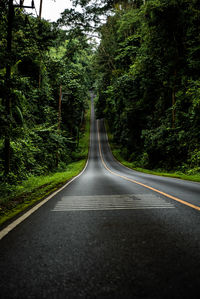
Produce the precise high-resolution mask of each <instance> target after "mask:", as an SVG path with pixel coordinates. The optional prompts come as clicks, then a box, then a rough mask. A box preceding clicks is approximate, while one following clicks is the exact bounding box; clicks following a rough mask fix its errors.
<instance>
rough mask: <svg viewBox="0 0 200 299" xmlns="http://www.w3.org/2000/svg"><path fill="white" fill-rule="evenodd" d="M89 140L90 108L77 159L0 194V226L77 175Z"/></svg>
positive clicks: (81, 167)
mask: <svg viewBox="0 0 200 299" xmlns="http://www.w3.org/2000/svg"><path fill="white" fill-rule="evenodd" d="M89 140H90V109H89V110H88V111H87V115H86V123H85V129H84V132H83V133H82V136H81V138H80V141H79V150H78V153H77V154H76V160H78V161H76V162H72V163H70V164H68V165H67V169H66V170H64V171H62V172H56V173H52V174H49V175H46V176H37V177H35V176H32V177H30V178H29V179H28V180H25V181H23V182H22V183H21V184H20V185H16V186H13V187H12V192H10V194H9V196H6V197H5V196H4V197H2V196H0V227H1V226H2V225H3V224H4V225H5V223H6V222H7V221H9V220H11V219H12V218H13V217H15V216H17V215H18V214H19V213H22V212H24V211H26V210H27V209H28V208H30V207H31V206H33V205H35V204H36V203H37V202H39V201H40V200H42V199H44V198H45V197H47V196H48V195H49V194H51V193H52V192H54V191H55V190H57V189H58V188H60V187H62V186H63V185H64V184H65V183H66V182H67V181H69V180H70V179H72V178H73V177H75V176H77V175H78V174H79V173H80V172H81V171H82V170H83V168H84V167H85V164H86V161H87V157H88V150H89Z"/></svg>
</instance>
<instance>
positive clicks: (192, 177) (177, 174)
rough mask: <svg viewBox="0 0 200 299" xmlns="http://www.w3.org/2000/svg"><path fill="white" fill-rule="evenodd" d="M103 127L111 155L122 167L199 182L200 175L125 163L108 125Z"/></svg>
mask: <svg viewBox="0 0 200 299" xmlns="http://www.w3.org/2000/svg"><path fill="white" fill-rule="evenodd" d="M105 126H106V131H107V135H108V140H109V144H110V148H111V151H112V154H113V156H114V157H115V159H116V160H118V161H119V162H120V163H121V164H123V165H124V166H126V167H128V168H131V169H133V170H135V171H139V172H143V173H148V174H153V175H159V176H165V177H172V178H178V179H182V180H188V181H194V182H200V173H195V174H187V173H183V172H179V171H177V172H165V171H164V170H160V169H155V170H150V169H145V168H141V167H137V166H136V165H135V162H129V161H126V160H125V159H124V158H123V157H122V156H121V153H120V152H121V151H120V147H119V146H118V145H117V144H116V143H114V142H113V135H112V134H111V132H110V130H109V127H108V124H107V123H106V122H105ZM189 171H191V170H189Z"/></svg>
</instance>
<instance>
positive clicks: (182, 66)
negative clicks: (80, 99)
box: [95, 0, 200, 174]
mask: <svg viewBox="0 0 200 299" xmlns="http://www.w3.org/2000/svg"><path fill="white" fill-rule="evenodd" d="M100 34H101V43H100V45H99V47H98V49H97V53H96V56H95V65H96V66H95V67H96V83H95V84H96V89H97V99H96V108H97V114H98V117H100V118H101V117H104V118H106V120H107V122H108V125H109V128H110V130H111V133H112V134H113V137H114V141H115V144H117V146H118V148H119V151H120V154H121V155H122V157H123V158H124V159H125V160H128V161H131V162H133V165H135V166H139V167H142V168H148V169H164V170H167V171H181V172H187V173H190V174H191V173H198V172H199V171H200V130H199V129H200V2H199V1H198V0H162V1H161V0H147V1H120V2H119V3H117V4H116V5H115V11H114V13H113V14H112V15H110V16H109V17H108V18H107V22H106V23H105V24H104V25H103V26H102V27H101V28H100Z"/></svg>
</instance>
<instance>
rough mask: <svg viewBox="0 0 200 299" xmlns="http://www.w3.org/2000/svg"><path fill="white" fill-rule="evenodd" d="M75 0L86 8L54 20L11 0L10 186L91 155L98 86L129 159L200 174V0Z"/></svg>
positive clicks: (6, 76) (3, 129)
mask: <svg viewBox="0 0 200 299" xmlns="http://www.w3.org/2000/svg"><path fill="white" fill-rule="evenodd" d="M22 2H23V1H22ZM72 2H73V4H74V5H77V4H79V5H81V6H82V8H83V10H82V13H80V12H76V11H75V10H74V9H66V10H65V11H64V12H63V13H62V15H61V18H60V19H59V20H58V21H57V22H49V21H46V20H44V19H41V18H39V17H34V16H33V15H31V13H27V12H26V11H25V10H24V9H23V8H22V7H17V6H15V2H13V1H9V0H1V3H0V177H1V189H2V190H3V192H4V194H7V193H8V194H9V192H10V190H11V189H12V188H11V185H12V186H13V185H19V184H20V183H21V182H22V181H23V180H26V179H28V178H30V177H37V176H41V175H48V174H49V173H56V172H59V171H63V170H66V169H67V166H68V165H69V164H70V163H72V162H74V161H78V160H80V159H81V158H83V157H82V156H81V152H80V149H79V139H80V136H81V134H83V131H84V124H85V115H86V111H87V109H88V106H89V105H88V100H89V98H90V91H93V92H94V93H95V94H96V99H95V107H96V116H97V118H105V119H106V123H107V126H108V128H109V131H110V133H111V134H112V135H113V141H114V144H115V146H116V147H117V148H118V151H119V152H120V155H121V156H122V157H123V158H124V159H125V160H127V161H130V162H132V163H133V165H134V166H135V167H142V168H147V169H164V170H166V171H181V172H185V173H188V174H192V173H198V172H200V133H199V131H200V130H199V128H200V2H199V1H198V0H162V1H161V0H146V1H143V0H135V1H134V0H121V1H114V0H113V1H112V0H109V1H106V0H102V1H98V0H96V1H89V0H76V1H72ZM10 3H12V5H10ZM13 3H14V4H13ZM30 3H31V1H30ZM94 35H96V36H98V41H97V42H96V45H95V44H94V40H93V42H92V41H91V36H94Z"/></svg>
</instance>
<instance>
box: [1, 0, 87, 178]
mask: <svg viewBox="0 0 200 299" xmlns="http://www.w3.org/2000/svg"><path fill="white" fill-rule="evenodd" d="M0 5H1V9H0V175H1V178H2V179H4V180H5V179H6V180H9V181H12V182H17V181H19V180H21V179H23V178H26V177H27V176H28V175H41V174H45V173H48V172H49V171H54V170H56V169H59V168H62V167H66V165H67V164H68V163H69V162H70V161H72V160H73V159H75V157H76V155H75V154H74V152H75V151H76V149H77V145H78V139H79V131H80V130H81V128H82V126H83V122H84V113H85V109H86V107H87V100H88V98H89V93H88V91H89V88H90V78H89V74H90V71H89V64H90V57H91V54H92V49H91V45H89V43H88V41H87V37H86V36H85V35H84V34H78V33H76V36H75V35H73V34H72V32H71V31H70V29H68V30H67V31H66V30H63V29H62V28H60V26H59V24H56V23H50V22H48V21H45V20H39V19H38V18H35V17H32V16H30V15H28V14H27V13H25V12H24V10H23V9H20V8H13V16H12V17H13V19H12V47H11V49H10V53H8V23H9V1H7V0H3V1H1V4H0ZM8 66H9V68H10V76H9V78H8V76H7V70H8ZM59 102H60V105H59ZM8 142H9V147H10V148H8ZM8 150H9V151H10V153H9V155H10V159H9V160H8V158H7V157H6V156H7V155H8ZM8 163H9V164H8Z"/></svg>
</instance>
